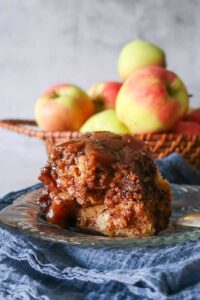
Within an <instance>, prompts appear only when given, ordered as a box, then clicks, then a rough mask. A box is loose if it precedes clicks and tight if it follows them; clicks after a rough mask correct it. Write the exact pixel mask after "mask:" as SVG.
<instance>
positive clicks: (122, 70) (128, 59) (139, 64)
mask: <svg viewBox="0 0 200 300" xmlns="http://www.w3.org/2000/svg"><path fill="white" fill-rule="evenodd" d="M147 66H160V67H165V66H166V60H165V53H164V51H163V50H162V49H161V48H159V47H158V46H156V45H154V44H151V43H149V42H147V41H144V40H136V41H132V42H129V43H128V44H126V45H125V46H124V47H123V48H122V50H121V52H120V55H119V59H118V72H119V75H120V77H121V78H122V79H123V80H126V79H127V78H128V77H129V76H130V75H131V74H133V73H134V72H135V71H137V70H139V69H142V68H144V67H147Z"/></svg>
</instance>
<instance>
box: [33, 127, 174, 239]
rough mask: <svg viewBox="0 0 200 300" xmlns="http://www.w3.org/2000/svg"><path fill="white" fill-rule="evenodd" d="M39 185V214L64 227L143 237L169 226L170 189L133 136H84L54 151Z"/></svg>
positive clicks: (140, 142)
mask: <svg viewBox="0 0 200 300" xmlns="http://www.w3.org/2000/svg"><path fill="white" fill-rule="evenodd" d="M39 179H40V180H41V181H42V183H43V184H44V189H43V193H42V195H41V197H40V199H39V205H40V208H41V210H42V211H43V212H44V213H45V215H46V219H47V220H48V221H49V222H52V223H54V224H57V225H60V226H62V227H65V228H68V227H71V226H76V227H78V228H81V229H87V230H91V231H96V232H100V233H102V234H104V235H108V236H129V237H134V236H137V237H142V236H150V235H154V234H156V233H158V232H159V231H160V230H162V229H165V228H166V227H167V225H168V221H169V216H170V212H171V210H170V201H171V192H170V186H169V183H168V181H167V180H164V179H163V178H162V176H161V175H160V173H159V172H158V170H157V167H156V164H155V162H154V161H153V158H152V156H151V153H150V151H149V149H148V147H147V146H146V145H145V144H144V143H143V142H142V141H140V140H138V139H136V138H135V137H133V136H131V135H117V134H112V133H110V132H95V133H88V134H85V135H84V136H83V137H82V138H79V139H74V140H70V141H68V142H66V143H64V144H62V145H60V146H57V147H56V148H55V150H54V151H53V152H52V153H51V154H50V156H49V159H48V162H47V164H46V166H45V167H44V168H43V169H42V171H41V174H40V177H39Z"/></svg>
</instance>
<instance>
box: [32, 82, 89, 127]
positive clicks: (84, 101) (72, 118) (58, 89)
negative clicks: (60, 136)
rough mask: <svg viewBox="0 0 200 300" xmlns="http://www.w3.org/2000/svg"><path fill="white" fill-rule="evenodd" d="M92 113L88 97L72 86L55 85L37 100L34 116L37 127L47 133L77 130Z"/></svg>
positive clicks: (64, 84)
mask: <svg viewBox="0 0 200 300" xmlns="http://www.w3.org/2000/svg"><path fill="white" fill-rule="evenodd" d="M93 113H94V105H93V103H92V101H91V99H90V98H89V97H88V95H87V94H86V93H85V92H84V91H83V90H82V89H80V88H79V87H77V86H75V85H73V84H66V83H63V84H57V85H55V86H53V87H51V88H50V89H48V90H47V91H46V92H44V93H43V95H42V96H41V97H40V98H39V99H38V101H37V103H36V106H35V116H36V121H37V124H38V126H39V127H40V128H41V129H43V130H48V131H64V130H78V129H79V128H80V127H81V125H82V124H83V123H84V122H85V121H86V120H87V119H88V118H89V117H90V116H91V115H92V114H93Z"/></svg>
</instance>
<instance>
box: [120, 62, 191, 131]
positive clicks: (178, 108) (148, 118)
mask: <svg viewBox="0 0 200 300" xmlns="http://www.w3.org/2000/svg"><path fill="white" fill-rule="evenodd" d="M187 109H188V93H187V90H186V88H185V86H184V84H183V82H182V81H181V79H180V78H179V77H178V76H177V75H176V74H174V73H172V72H171V71H168V70H166V69H164V68H161V67H155V66H153V67H147V68H143V69H141V70H138V71H137V72H135V73H133V74H132V75H131V76H130V77H129V78H128V79H127V80H126V81H125V83H124V84H123V86H122V87H121V89H120V91H119V94H118V96H117V100H116V111H117V116H118V118H119V119H120V121H121V122H123V123H124V124H125V125H126V126H127V127H128V129H129V130H130V131H131V132H132V133H144V132H164V131H167V130H169V129H170V128H171V127H172V126H173V125H174V124H175V123H176V122H177V121H178V120H180V119H182V118H183V117H184V116H185V114H186V112H187Z"/></svg>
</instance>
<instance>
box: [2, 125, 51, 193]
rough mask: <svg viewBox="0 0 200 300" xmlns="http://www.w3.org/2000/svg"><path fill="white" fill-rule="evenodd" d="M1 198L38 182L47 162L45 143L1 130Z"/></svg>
mask: <svg viewBox="0 0 200 300" xmlns="http://www.w3.org/2000/svg"><path fill="white" fill-rule="evenodd" d="M0 137H1V138H0V165H1V173H0V197H2V196H3V195H5V194H7V193H9V192H11V191H16V190H19V189H22V188H25V187H27V186H30V185H32V184H35V183H37V182H38V179H37V178H38V175H39V172H40V169H41V168H42V166H43V165H44V164H45V162H46V160H47V154H46V149H45V146H44V143H43V142H42V141H40V140H37V139H36V138H30V137H27V136H24V135H21V134H16V133H13V132H10V131H8V130H5V129H0Z"/></svg>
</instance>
